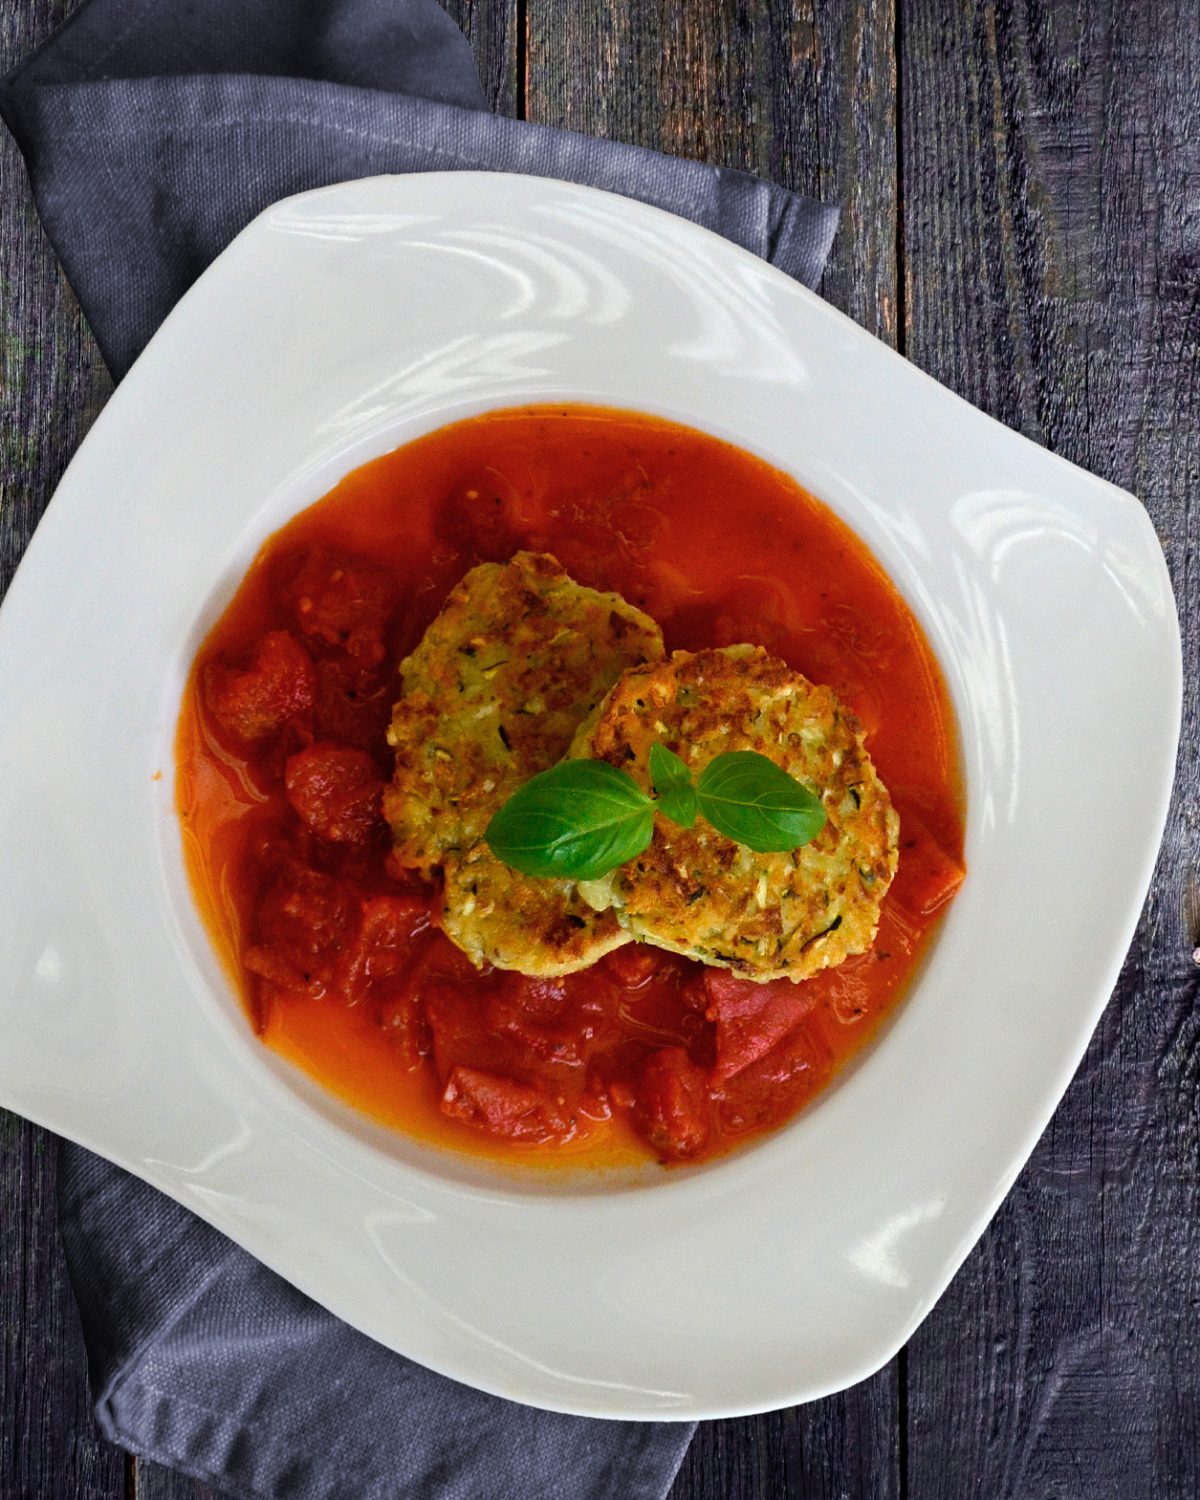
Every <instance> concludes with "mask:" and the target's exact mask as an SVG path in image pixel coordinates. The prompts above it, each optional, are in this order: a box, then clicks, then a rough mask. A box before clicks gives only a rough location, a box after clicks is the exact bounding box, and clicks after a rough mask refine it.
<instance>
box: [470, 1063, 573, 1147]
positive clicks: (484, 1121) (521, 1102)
mask: <svg viewBox="0 0 1200 1500" xmlns="http://www.w3.org/2000/svg"><path fill="white" fill-rule="evenodd" d="M442 1113H443V1114H446V1115H449V1117H450V1118H451V1119H452V1120H461V1121H462V1122H463V1123H464V1124H465V1125H474V1126H475V1128H476V1129H477V1130H483V1131H486V1132H487V1134H488V1135H497V1136H502V1137H503V1138H504V1139H505V1140H509V1141H548V1140H552V1139H560V1140H561V1139H563V1138H564V1137H566V1136H568V1135H569V1134H570V1133H571V1128H572V1122H571V1119H570V1117H569V1116H568V1115H567V1114H566V1112H565V1111H564V1109H563V1107H562V1105H561V1103H560V1102H559V1101H558V1100H556V1099H553V1098H551V1096H550V1095H549V1094H547V1093H546V1092H545V1091H544V1090H543V1089H540V1088H538V1087H537V1086H536V1085H534V1084H528V1083H518V1082H517V1081H516V1080H515V1079H513V1078H504V1077H502V1076H501V1075H500V1074H497V1073H484V1072H482V1071H480V1070H479V1069H478V1068H455V1069H454V1070H453V1072H452V1073H451V1074H450V1077H449V1079H448V1080H447V1082H446V1087H445V1089H444V1091H443V1093H442Z"/></svg>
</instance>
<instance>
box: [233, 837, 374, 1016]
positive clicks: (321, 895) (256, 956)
mask: <svg viewBox="0 0 1200 1500" xmlns="http://www.w3.org/2000/svg"><path fill="white" fill-rule="evenodd" d="M359 922H360V910H359V902H358V899H357V898H356V896H355V894H354V892H353V890H351V889H350V888H349V887H348V886H346V885H345V884H343V883H342V882H341V881H340V880H335V879H334V878H333V877H332V876H329V875H323V874H322V873H321V872H320V871H319V870H310V869H306V868H305V867H304V866H303V865H301V864H299V863H289V864H287V865H285V866H284V867H283V869H281V870H280V872H279V873H278V875H277V876H276V877H275V880H274V881H273V882H272V884H271V885H270V886H269V887H268V888H267V891H266V894H265V895H264V896H263V899H262V901H261V902H260V903H259V907H258V912H257V923H256V925H257V928H258V932H257V936H258V942H257V943H256V944H255V946H253V947H252V948H250V949H249V950H248V951H247V952H246V955H245V964H246V967H247V968H248V969H249V970H250V972H251V973H253V974H258V975H260V976H261V977H262V978H263V979H266V980H268V981H269V982H270V983H272V984H274V985H276V986H277V987H278V988H280V989H283V990H291V991H297V992H300V993H304V994H308V995H312V996H313V997H314V998H319V997H320V996H322V995H324V994H326V993H327V992H328V991H329V989H330V987H331V983H332V981H333V978H334V971H335V969H336V968H337V965H338V961H339V959H340V958H341V956H342V954H343V953H344V952H345V951H346V949H347V948H348V947H349V946H350V944H351V943H352V942H353V940H354V938H355V936H356V935H357V932H358V927H359Z"/></svg>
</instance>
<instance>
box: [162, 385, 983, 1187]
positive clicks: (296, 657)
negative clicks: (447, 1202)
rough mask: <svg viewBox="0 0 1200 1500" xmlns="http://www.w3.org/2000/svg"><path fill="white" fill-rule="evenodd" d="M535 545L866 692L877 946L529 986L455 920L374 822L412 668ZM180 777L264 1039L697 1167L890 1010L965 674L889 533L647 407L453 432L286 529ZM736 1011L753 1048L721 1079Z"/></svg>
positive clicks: (919, 913) (188, 835)
mask: <svg viewBox="0 0 1200 1500" xmlns="http://www.w3.org/2000/svg"><path fill="white" fill-rule="evenodd" d="M522 548H524V549H528V550H533V551H545V552H552V553H553V554H554V555H555V556H556V557H557V558H558V559H559V561H560V562H561V563H562V564H563V566H564V567H565V568H566V569H567V571H568V572H569V573H570V574H572V575H573V576H574V577H575V578H576V579H577V580H578V581H579V582H581V583H584V584H588V585H590V586H592V587H593V588H598V589H614V590H616V591H618V592H619V593H621V594H623V595H624V596H625V598H626V599H628V600H629V601H630V602H631V603H633V604H636V605H638V606H639V607H640V608H642V609H644V610H646V611H647V612H648V613H649V614H651V615H652V616H654V617H655V618H656V619H657V620H658V621H659V623H660V624H661V625H662V628H663V632H664V635H665V638H666V645H667V649H668V651H670V650H677V649H681V648H683V649H690V650H696V649H699V648H702V647H705V646H714V645H715V646H721V645H731V644H735V643H738V642H751V643H755V644H759V645H762V646H765V647H766V648H767V649H768V650H770V651H772V652H773V653H775V654H777V655H779V656H782V657H783V658H784V659H785V660H787V661H788V662H789V663H790V665H791V666H793V667H795V668H797V669H798V670H799V671H801V672H803V673H804V674H805V675H806V676H808V677H810V678H812V679H813V680H815V681H818V682H827V683H829V684H830V685H831V686H832V687H833V688H835V690H836V691H837V692H838V693H839V694H840V695H841V697H842V698H843V700H844V701H845V702H847V703H848V704H849V705H850V706H851V707H852V708H853V709H854V711H855V712H856V713H857V714H858V716H859V717H860V718H861V720H862V721H863V723H864V725H865V727H866V729H867V732H868V738H867V745H868V748H869V750H870V752H871V755H872V757H873V759H874V761H875V764H876V766H877V768H878V770H879V773H880V775H881V777H882V779H883V781H884V783H885V784H886V785H887V787H888V788H889V790H890V792H891V794H892V798H893V801H894V802H895V805H896V808H897V811H898V812H899V815H900V828H901V847H900V863H899V869H898V873H897V875H896V879H895V882H894V884H893V886H892V889H891V891H890V892H889V894H888V896H887V898H886V900H885V902H884V907H883V915H882V920H881V924H880V928H879V933H878V937H877V939H876V942H875V945H874V947H873V949H872V950H871V951H870V952H868V953H866V954H863V955H861V956H859V957H856V958H852V959H850V960H848V961H847V962H846V963H844V964H843V965H842V966H841V967H839V968H836V969H833V970H830V971H827V972H826V973H824V974H821V975H819V976H817V977H816V978H813V979H810V980H807V981H805V982H804V983H803V984H802V985H801V986H799V987H795V986H792V985H790V984H789V983H787V982H786V981H785V982H783V984H782V986H772V985H765V986H753V987H747V986H746V985H745V984H744V983H743V982H741V981H731V980H730V976H728V975H725V974H724V971H719V970H711V969H709V970H706V969H704V968H703V966H701V965H699V964H697V963H696V962H694V961H692V960H689V959H684V958H679V957H676V956H674V955H671V954H667V953H665V952H662V951H661V950H658V949H654V948H649V947H645V946H642V945H631V946H629V947H626V948H623V949H620V950H618V951H617V952H616V953H614V954H610V955H609V956H608V957H607V958H606V959H604V960H602V961H601V962H600V963H599V964H597V965H595V966H594V967H593V968H592V969H589V970H586V971H584V972H583V973H580V974H574V975H569V976H567V977H566V978H565V979H561V980H553V981H546V980H540V981H532V980H526V979H524V978H522V976H520V975H514V974H504V973H501V972H499V971H490V972H482V973H481V972H476V971H475V970H473V969H472V968H471V966H470V964H469V963H468V962H467V960H466V959H465V958H464V957H463V956H462V955H461V954H460V953H459V952H458V950H457V949H455V948H454V947H453V945H452V944H451V943H450V942H449V940H448V939H446V938H445V937H444V936H443V935H442V934H441V933H440V932H438V931H437V930H436V927H435V926H434V925H433V920H432V918H431V913H432V912H433V911H434V910H435V909H436V903H435V895H434V892H433V891H432V890H431V889H429V888H426V887H424V886H422V885H421V884H420V883H419V882H417V881H416V880H415V879H414V878H413V877H409V876H399V877H398V876H397V875H396V874H395V872H394V871H392V870H391V869H389V864H388V859H387V853H388V847H389V839H388V833H387V829H386V827H385V826H384V824H383V822H382V820H381V818H380V816H379V812H378V794H379V789H380V786H381V784H382V782H383V781H384V779H385V778H387V776H388V774H389V763H388V762H389V757H388V749H387V743H386V738H385V731H386V726H387V722H388V719H389V717H390V708H391V704H392V701H393V699H394V698H395V697H396V696H398V688H397V679H396V666H397V664H398V663H399V661H400V659H401V658H402V657H403V656H404V655H405V654H406V653H407V652H409V651H410V650H411V649H412V648H413V646H414V645H415V644H416V642H417V641H418V639H419V638H420V636H421V634H422V633H423V632H424V630H425V629H426V627H427V626H428V625H429V623H430V621H431V620H432V619H433V617H434V616H435V614H436V613H437V612H438V609H439V608H440V606H441V604H442V602H443V600H444V599H445V596H446V594H447V592H448V591H449V589H450V588H451V587H452V586H453V585H454V584H455V583H456V582H457V581H458V579H459V578H460V577H461V576H462V575H463V573H465V572H466V571H467V569H468V568H470V567H472V566H473V565H474V564H476V563H478V562H482V561H503V560H507V559H508V558H509V557H510V556H511V555H512V554H513V553H514V552H516V551H519V550H521V549H522ZM176 771H177V777H176V785H177V805H178V811H179V816H180V819H181V821H182V827H183V839H184V849H185V855H186V862H187V867H188V871H189V875H190V878H191V881H192V885H193V889H194V892H195V895H196V899H197V901H198V903H199V906H200V909H201V912H202V913H203V916H204V919H205V922H206V924H207V926H208V929H209V931H210V933H211V935H212V938H213V940H214V942H215V943H216V945H217V947H218V950H219V951H220V953H221V955H222V958H223V960H224V961H225V963H226V965H227V967H228V969H229V972H230V973H231V975H232V976H233V977H234V979H235V982H236V983H237V985H238V987H239V989H240V991H241V993H242V995H243V997H244V1000H245V1004H246V1008H247V1011H248V1013H249V1015H250V1017H251V1018H252V1020H253V1023H254V1025H255V1027H256V1029H257V1031H258V1033H259V1035H260V1036H261V1038H262V1040H263V1041H264V1042H265V1043H266V1045H267V1046H269V1047H272V1048H274V1049H275V1050H276V1051H277V1052H279V1053H281V1054H282V1055H283V1056H285V1057H287V1058H290V1059H291V1060H292V1061H293V1062H295V1063H297V1064H298V1065H299V1066H300V1067H301V1068H303V1069H304V1070H305V1071H306V1072H308V1073H309V1074H311V1075H312V1076H313V1077H315V1078H317V1079H318V1080H320V1081H321V1082H322V1083H323V1084H325V1085H326V1086H327V1087H329V1088H330V1089H331V1090H333V1092H334V1093H336V1094H338V1095H340V1096H341V1097H342V1098H344V1099H345V1100H347V1101H349V1102H350V1103H351V1104H353V1105H355V1106H357V1107H358V1108H360V1109H362V1110H364V1111H365V1112H366V1113H368V1114H369V1115H371V1116H373V1117H375V1118H376V1119H378V1120H380V1121H382V1122H384V1123H386V1124H388V1125H392V1126H395V1127H397V1128H399V1129H401V1130H404V1131H407V1132H409V1133H411V1134H413V1135H416V1136H419V1137H422V1138H425V1139H427V1140H432V1141H435V1142H438V1143H440V1144H442V1145H446V1146H451V1147H454V1148H457V1149H462V1150H468V1151H473V1152H476V1153H482V1154H484V1155H490V1156H493V1157H503V1158H507V1159H512V1158H514V1157H518V1158H520V1159H523V1160H525V1161H527V1162H537V1163H540V1164H549V1163H551V1162H556V1163H557V1162H569V1163H571V1164H573V1165H579V1164H582V1163H588V1164H596V1165H615V1164H618V1163H622V1162H626V1161H630V1160H635V1159H644V1158H645V1157H646V1156H647V1155H649V1154H653V1155H657V1156H659V1157H660V1158H661V1159H663V1160H680V1159H685V1158H687V1159H693V1160H694V1159H698V1158H701V1157H707V1156H712V1155H715V1154H718V1153H720V1152H722V1151H725V1150H728V1149H729V1148H730V1147H732V1146H734V1145H736V1144H738V1143H739V1142H741V1141H743V1140H745V1139H746V1138H748V1137H750V1136H752V1135H755V1134H759V1133H761V1132H763V1131H765V1130H769V1129H771V1128H774V1127H775V1126H778V1125H779V1124H781V1123H782V1122H783V1121H785V1120H786V1119H788V1118H789V1117H790V1116H792V1115H793V1114H795V1112H796V1111H797V1110H798V1109H800V1108H801V1107H802V1106H803V1105H804V1104H805V1103H806V1102H807V1101H808V1100H809V1099H811V1098H812V1096H813V1095H814V1094H815V1093H816V1092H817V1091H818V1090H820V1089H821V1088H822V1087H823V1086H824V1085H825V1084H826V1083H827V1082H828V1081H829V1079H830V1077H831V1075H832V1074H833V1073H834V1072H835V1071H836V1070H837V1069H838V1068H839V1067H840V1066H841V1065H842V1064H844V1063H845V1061H846V1059H847V1058H849V1057H850V1056H851V1055H852V1054H853V1053H854V1052H855V1051H857V1050H858V1049H859V1048H860V1047H861V1046H862V1045H863V1043H864V1042H865V1041H866V1040H867V1039H868V1037H870V1036H871V1034H872V1032H873V1031H874V1030H875V1029H876V1027H877V1025H878V1023H879V1021H880V1020H881V1018H882V1017H883V1016H884V1015H886V1014H887V1012H888V1011H889V1010H890V1009H891V1007H892V1006H894V1005H895V1003H896V1001H897V1000H898V998H899V997H900V996H901V994H902V993H903V990H904V987H905V985H906V983H907V982H908V981H909V979H910V978H911V977H912V975H913V972H914V970H915V968H916V967H917V964H918V963H919V961H920V957H921V954H922V951H923V949H924V947H925V945H926V943H927V942H928V939H929V937H930V934H931V932H932V930H933V928H934V927H935V925H936V923H937V921H938V920H939V918H940V916H941V914H942V911H943V910H944V908H945V906H946V904H947V902H948V900H949V899H950V898H951V897H952V896H953V894H954V891H955V890H956V889H957V886H958V884H959V882H960V880H961V878H962V809H961V795H960V784H959V777H958V769H957V753H956V742H955V734H954V729H953V724H952V718H951V712H950V708H949V702H948V699H947V695H946V691H945V687H944V684H943V682H942V678H941V674H940V671H939V669H938V666H937V663H936V661H935V659H934V657H933V654H932V652H931V650H930V648H929V645H928V643H927V642H926V640H925V638H924V635H923V634H922V632H921V629H920V627H919V626H918V625H917V623H916V621H915V619H914V618H913V616H912V614H911V612H910V611H909V609H908V607H907V606H906V605H905V603H904V602H903V600H902V599H901V598H900V596H899V594H898V593H897V592H896V590H895V588H894V587H893V586H892V584H891V583H890V582H889V580H888V578H887V576H886V575H885V573H884V572H883V570H882V568H881V567H880V566H879V564H878V563H877V562H876V560H875V559H874V557H873V556H872V554H871V553H870V552H869V551H868V550H867V548H866V547H865V546H864V545H863V544H862V543H861V542H860V541H859V540H858V539H857V538H856V537H855V536H854V535H853V533H852V532H851V531H850V530H848V528H847V527H845V526H844V525H843V524H842V523H841V522H840V521H839V520H837V518H836V517H835V516H834V515H833V514H832V513H831V512H830V511H829V510H827V509H826V508H825V507H824V506H823V505H821V504H820V503H819V502H818V501H816V500H814V499H812V498H811V497H810V496H809V495H807V494H806V493H805V492H804V491H803V490H801V489H800V488H799V486H798V485H796V484H795V482H794V481H792V480H791V479H789V478H788V477H787V476H786V475H784V474H782V473H780V472H778V471H777V470H775V469H773V468H771V467H770V466H768V465H767V464H765V463H762V462H761V461H759V460H758V459H755V458H753V457H751V456H750V455H749V454H747V453H744V452H742V451H741V450H740V449H737V448H734V447H731V446H729V445H728V444H725V443H722V442H719V441H718V440H716V439H714V438H711V437H708V436H706V435H704V434H702V433H699V432H695V431H692V430H691V429H688V428H684V427H679V426H676V425H674V424H672V423H668V422H664V421H662V420H659V419H657V418H651V417H647V416H641V415H638V414H634V413H628V412H619V411H611V410H605V409H596V408H587V407H562V408H559V407H552V408H551V407H535V408H526V409H519V410H512V411H501V412H494V413H489V414H487V415H485V416H482V417H476V418H472V419H470V420H468V421H465V422H460V423H458V424H456V425H454V426H451V427H446V428H443V429H441V430H440V431H438V432H434V433H432V434H430V435H429V436H428V437H425V438H422V439H420V440H419V441H417V442H414V443H411V444H409V445H408V446H406V447H404V448H401V449H398V450H397V451H396V452H394V453H390V454H388V455H386V456H385V457H383V458H381V459H378V460H376V461H375V462H374V463H370V464H367V465H366V466H365V467H363V468H361V469H358V470H356V471H355V472H354V473H352V474H350V475H348V476H347V477H346V478H345V479H344V480H343V481H342V482H341V483H340V484H339V485H338V486H337V488H336V489H335V490H333V491H332V493H331V494H329V495H328V496H326V497H325V498H324V499H323V500H321V501H319V502H318V503H317V504H315V505H313V506H311V507H310V508H309V509H308V510H306V511H304V512H303V513H302V514H301V515H299V516H297V517H296V518H295V519H294V520H292V521H291V522H289V523H288V524H287V525H286V526H285V527H283V528H282V530H280V531H278V532H276V534H275V535H274V536H272V537H271V538H270V539H269V540H268V541H267V543H266V544H265V545H264V547H263V548H262V550H261V552H260V553H259V555H258V557H257V558H256V559H255V561H254V563H253V565H252V566H251V568H250V570H249V572H248V573H247V575H246V578H245V580H244V581H243V583H242V585H241V587H240V588H239V590H238V592H237V594H236V596H235V598H234V599H233V602H232V603H231V604H230V605H229V607H228V608H227V609H226V611H225V613H224V614H223V615H222V616H221V618H220V619H219V620H218V621H217V623H216V625H215V626H214V627H213V629H212V630H211V632H210V633H209V635H208V637H207V639H206V640H205V641H204V643H203V645H202V647H201V649H200V651H199V653H198V655H197V658H196V662H195V664H194V667H193V671H192V674H191V677H190V679H189V682H188V686H187V690H186V693H185V696H184V702H183V706H182V711H181V715H180V721H179V730H178V737H177V746H176ZM797 990H799V991H802V992H803V996H804V1000H805V1002H806V1003H804V1004H797V999H796V996H797ZM747 995H748V996H749V998H748V999H747ZM724 1006H729V1007H731V1009H730V1011H729V1013H728V1014H726V1013H725V1012H724V1011H723V1009H722V1008H723V1007H724ZM784 1009H786V1011H787V1015H788V1017H789V1018H794V1020H792V1021H790V1022H789V1024H787V1025H786V1026H784V1025H782V1024H781V1022H780V1015H781V1013H782V1010H784ZM731 1017H732V1023H733V1024H734V1025H735V1027H736V1028H737V1035H738V1039H739V1045H743V1046H744V1047H745V1056H746V1057H747V1058H748V1059H749V1061H748V1063H747V1065H746V1066H745V1067H743V1068H741V1069H740V1070H739V1071H738V1072H737V1073H736V1074H735V1075H734V1076H732V1077H725V1076H724V1075H725V1074H727V1073H728V1066H726V1067H724V1068H722V1069H721V1070H720V1074H721V1077H722V1081H721V1082H720V1083H719V1084H716V1083H712V1082H711V1079H710V1070H711V1069H712V1067H713V1059H714V1055H715V1047H716V1034H717V1027H718V1026H720V1025H723V1024H728V1023H729V1022H730V1020H731ZM781 1030H782V1032H783V1034H782V1036H781V1035H780V1032H781ZM764 1038H770V1045H769V1046H768V1045H767V1043H766V1041H765V1040H764ZM764 1049H765V1050H764ZM464 1068H466V1069H468V1070H469V1077H470V1078H471V1079H472V1080H475V1084H474V1086H473V1089H472V1098H471V1105H470V1108H469V1109H468V1108H464V1106H463V1103H462V1090H461V1089H459V1088H455V1087H449V1086H448V1085H449V1083H450V1078H451V1075H452V1074H454V1076H455V1077H456V1078H459V1079H461V1078H465V1077H467V1076H468V1074H466V1073H463V1072H461V1070H462V1069H464ZM681 1068H682V1069H683V1070H684V1071H685V1072H686V1075H687V1076H686V1077H682V1076H681V1074H680V1069H681ZM456 1069H458V1070H460V1071H459V1072H457V1073H456V1072H455V1070H456ZM697 1079H700V1080H702V1082H701V1083H700V1084H699V1085H697V1084H696V1082H695V1080H697ZM479 1080H483V1082H482V1083H479ZM704 1080H709V1081H708V1082H704ZM539 1100H543V1101H547V1100H553V1101H554V1102H553V1105H552V1106H550V1105H548V1106H547V1108H546V1109H540V1108H539V1104H538V1101H539ZM697 1141H701V1142H702V1145H700V1146H699V1147H697V1145H696V1142H697Z"/></svg>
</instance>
